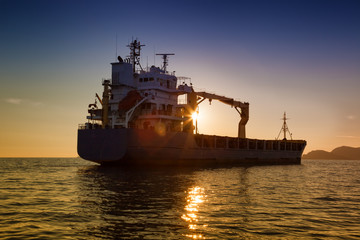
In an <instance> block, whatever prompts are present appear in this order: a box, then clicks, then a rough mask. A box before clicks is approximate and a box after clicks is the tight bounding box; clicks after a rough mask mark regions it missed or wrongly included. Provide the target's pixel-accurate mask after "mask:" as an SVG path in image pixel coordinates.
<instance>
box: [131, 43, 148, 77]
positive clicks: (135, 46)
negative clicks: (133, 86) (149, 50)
mask: <svg viewBox="0 0 360 240" xmlns="http://www.w3.org/2000/svg"><path fill="white" fill-rule="evenodd" d="M143 46H145V45H141V44H140V41H138V40H137V39H135V40H133V41H132V42H131V43H130V44H129V45H127V47H129V48H130V62H131V64H132V66H133V72H135V65H136V64H137V65H139V66H140V69H141V70H142V67H141V65H140V59H139V57H140V51H141V47H143Z"/></svg>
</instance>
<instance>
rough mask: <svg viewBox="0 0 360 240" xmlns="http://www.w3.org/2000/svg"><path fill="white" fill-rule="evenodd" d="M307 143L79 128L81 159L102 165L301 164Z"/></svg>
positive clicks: (149, 131) (150, 131)
mask: <svg viewBox="0 0 360 240" xmlns="http://www.w3.org/2000/svg"><path fill="white" fill-rule="evenodd" d="M209 140H210V142H211V144H208V143H207V142H209ZM212 143H214V144H212ZM270 143H271V145H270ZM305 145H306V142H305V141H299V140H294V141H264V140H255V139H243V140H239V139H237V138H225V137H217V136H206V135H193V134H190V133H184V132H171V133H167V134H166V135H163V136H161V135H159V134H157V133H156V132H155V131H152V130H137V129H126V128H123V129H79V130H78V146H77V148H78V154H79V156H80V157H81V158H83V159H86V160H89V161H93V162H96V163H99V164H102V165H109V164H115V165H135V166H156V165H159V166H160V165H161V166H170V165H178V166H205V165H279V164H301V155H302V153H303V150H304V148H305ZM269 146H270V148H269Z"/></svg>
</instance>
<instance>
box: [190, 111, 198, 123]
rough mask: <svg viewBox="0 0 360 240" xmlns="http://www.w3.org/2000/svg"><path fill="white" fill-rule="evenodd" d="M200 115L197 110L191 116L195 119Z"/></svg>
mask: <svg viewBox="0 0 360 240" xmlns="http://www.w3.org/2000/svg"><path fill="white" fill-rule="evenodd" d="M198 116H199V114H198V113H197V112H194V113H193V114H192V115H191V118H192V119H193V120H194V121H195V120H197V119H198Z"/></svg>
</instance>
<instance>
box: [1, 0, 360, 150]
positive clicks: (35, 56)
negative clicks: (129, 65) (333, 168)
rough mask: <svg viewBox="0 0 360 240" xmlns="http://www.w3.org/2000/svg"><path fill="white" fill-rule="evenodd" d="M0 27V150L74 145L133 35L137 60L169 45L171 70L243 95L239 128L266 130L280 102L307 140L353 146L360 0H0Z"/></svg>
mask: <svg viewBox="0 0 360 240" xmlns="http://www.w3.org/2000/svg"><path fill="white" fill-rule="evenodd" d="M0 32H1V38H0V81H1V86H2V87H1V89H0V94H1V95H0V108H1V110H2V113H3V114H2V116H3V117H2V119H1V120H0V121H1V125H0V128H1V129H0V130H1V131H2V135H1V136H0V146H1V147H0V156H20V155H21V156H76V129H77V124H78V123H82V122H84V121H85V115H86V110H87V109H86V108H87V104H88V103H90V102H92V101H93V100H94V95H95V92H98V93H99V92H101V85H100V83H101V79H102V78H109V77H110V62H112V61H114V60H115V55H116V54H115V53H116V45H117V53H118V55H121V56H126V55H128V49H127V48H126V47H125V46H126V45H127V44H128V42H129V41H130V40H131V39H132V38H133V37H134V38H138V39H139V40H140V41H141V42H142V43H144V44H145V45H146V47H144V49H143V55H142V56H143V58H142V63H143V65H146V63H147V62H148V64H149V65H152V64H153V63H154V52H156V53H158V52H171V53H175V56H171V58H170V66H169V69H170V70H175V71H176V73H177V74H178V75H180V76H187V77H191V78H192V82H193V84H194V85H195V87H197V88H198V89H201V90H207V91H211V92H216V93H218V94H222V95H226V96H229V97H234V98H237V99H240V100H242V101H247V102H250V120H249V123H248V127H247V133H248V136H249V137H254V138H265V139H268V138H270V139H271V138H274V137H276V136H277V134H278V131H279V130H280V127H281V121H280V120H279V119H280V118H281V117H282V114H283V112H284V111H287V113H288V116H289V117H290V120H289V122H288V124H289V127H290V130H291V131H292V132H293V136H294V138H301V139H306V140H307V141H308V146H307V149H306V151H310V150H314V149H325V150H331V149H332V148H334V147H337V146H341V145H349V146H360V128H359V124H360V110H359V103H360V96H359V94H358V92H359V89H360V67H359V66H360V44H359V42H360V2H359V1H316V0H315V1H137V2H136V3H134V2H131V1H36V0H35V1H16V0H15V1H7V0H5V1H4V0H2V1H0ZM116 36H117V44H116ZM160 62H161V60H160V59H158V58H156V59H155V63H156V64H157V65H159V64H160ZM199 117H200V119H199V130H200V132H202V133H210V134H221V135H230V136H232V135H236V133H237V123H238V115H237V113H236V112H235V111H234V109H229V108H227V107H226V106H223V105H221V104H218V103H214V102H213V104H212V105H211V106H209V105H208V104H207V103H205V102H204V103H203V104H202V105H200V116H199Z"/></svg>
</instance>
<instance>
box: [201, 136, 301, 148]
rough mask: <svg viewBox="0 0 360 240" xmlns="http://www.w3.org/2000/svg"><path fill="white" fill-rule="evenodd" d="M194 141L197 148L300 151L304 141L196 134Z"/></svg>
mask: <svg viewBox="0 0 360 240" xmlns="http://www.w3.org/2000/svg"><path fill="white" fill-rule="evenodd" d="M194 137H195V142H196V144H197V146H198V147H199V148H206V149H214V148H217V149H219V148H220V149H244V150H245V149H246V150H260V151H302V150H303V148H304V147H305V141H302V140H299V141H298V140H262V139H248V138H236V137H221V136H212V135H203V134H196V135H194Z"/></svg>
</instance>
